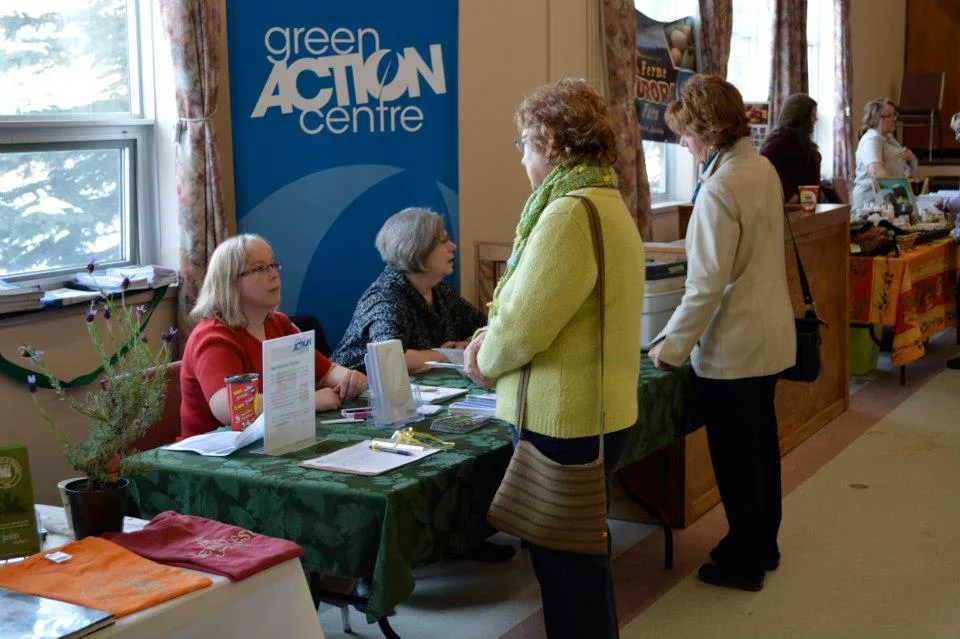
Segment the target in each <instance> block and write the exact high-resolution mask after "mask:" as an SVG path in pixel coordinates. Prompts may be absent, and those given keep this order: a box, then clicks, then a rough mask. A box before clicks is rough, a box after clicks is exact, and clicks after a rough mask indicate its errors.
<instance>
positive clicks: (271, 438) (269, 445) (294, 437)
mask: <svg viewBox="0 0 960 639" xmlns="http://www.w3.org/2000/svg"><path fill="white" fill-rule="evenodd" d="M314 350H315V349H314V332H313V331H306V332H304V333H294V334H293V335H286V336H284V337H277V338H275V339H268V340H264V342H263V380H262V384H261V388H262V389H263V417H264V424H263V450H264V452H265V453H266V454H268V455H279V454H281V453H283V452H286V451H290V450H293V449H296V448H297V447H299V446H302V445H308V444H312V443H313V442H314V438H315V435H316V417H315V415H316V410H315V407H316V403H315V399H314V387H315V384H316V383H315V364H316V360H315V359H314V358H315V355H314Z"/></svg>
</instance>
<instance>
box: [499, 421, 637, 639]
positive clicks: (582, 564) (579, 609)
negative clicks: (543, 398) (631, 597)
mask: <svg viewBox="0 0 960 639" xmlns="http://www.w3.org/2000/svg"><path fill="white" fill-rule="evenodd" d="M523 439H524V440H526V441H528V442H530V443H531V444H533V445H534V446H535V447H536V448H537V450H539V451H540V452H541V453H543V454H544V455H546V456H547V457H549V458H550V459H552V460H553V461H555V462H558V463H561V464H585V463H587V462H591V461H593V460H594V459H596V458H597V452H598V443H599V438H598V437H577V438H574V439H557V438H554V437H547V436H546V435H540V434H539V433H531V432H530V431H527V430H525V431H523ZM629 439H630V429H624V430H620V431H617V432H615V433H609V434H607V435H605V436H604V440H603V442H604V443H603V461H604V466H605V467H606V470H607V497H608V499H607V503H608V505H609V495H610V474H611V473H612V472H613V469H614V467H615V466H616V465H617V461H618V460H619V459H620V455H621V454H622V453H623V449H624V448H625V447H626V445H627V442H628V440H629ZM514 442H516V433H514ZM608 540H609V537H608ZM529 548H530V561H531V562H532V563H533V571H534V573H535V574H536V576H537V581H538V582H540V598H541V600H542V601H543V618H544V624H545V625H546V628H547V637H549V638H550V639H566V638H570V639H583V638H585V637H589V638H590V639H616V637H618V636H619V627H618V623H617V602H616V598H615V597H614V593H613V575H612V574H611V572H610V550H609V547H608V549H607V554H606V555H582V554H579V553H573V552H564V551H561V550H551V549H549V548H543V547H542V546H537V545H536V544H530V546H529Z"/></svg>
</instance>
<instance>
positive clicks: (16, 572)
mask: <svg viewBox="0 0 960 639" xmlns="http://www.w3.org/2000/svg"><path fill="white" fill-rule="evenodd" d="M58 550H61V551H63V552H65V553H67V554H69V555H72V556H73V558H72V559H69V560H67V561H65V562H63V563H60V564H58V563H55V562H53V561H50V560H49V559H47V558H46V555H49V554H50V553H53V552H56V551H58ZM211 583H213V582H212V581H210V579H209V578H208V577H203V576H200V575H194V574H192V573H189V572H186V571H183V570H180V569H177V568H170V567H167V566H161V565H160V564H158V563H155V562H153V561H150V560H149V559H144V558H142V557H138V556H137V555H135V554H133V553H132V552H130V551H129V550H126V549H125V548H122V547H120V546H118V545H117V544H115V543H113V542H112V541H107V540H106V539H101V538H100V537H87V538H86V539H82V540H80V541H74V542H71V543H69V544H65V545H63V546H60V547H59V548H52V549H50V550H44V551H42V552H39V553H37V554H35V555H31V556H30V557H27V558H26V559H24V560H23V561H21V562H19V563H15V564H10V565H9V566H5V567H3V568H0V587H3V588H8V589H10V590H16V591H17V592H23V593H26V594H30V595H39V596H41V597H49V598H50V599H59V600H60V601H67V602H70V603H74V604H77V605H80V606H87V607H88V608H96V609H98V610H103V611H106V612H109V613H112V614H113V615H114V616H116V617H125V616H126V615H129V614H133V613H135V612H137V611H140V610H143V609H144V608H149V607H151V606H156V605H157V604H159V603H163V602H164V601H167V600H168V599H173V598H175V597H179V596H180V595H183V594H186V593H188V592H193V591H194V590H199V589H201V588H206V587H207V586H209V585H210V584H211Z"/></svg>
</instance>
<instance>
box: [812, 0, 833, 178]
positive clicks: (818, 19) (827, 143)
mask: <svg viewBox="0 0 960 639" xmlns="http://www.w3.org/2000/svg"><path fill="white" fill-rule="evenodd" d="M835 28H836V25H835V19H834V14H833V0H808V2H807V80H808V82H809V90H810V91H809V93H810V97H811V98H813V99H814V100H816V101H817V125H816V126H815V127H814V130H813V139H814V141H815V142H816V143H817V146H819V147H820V156H821V161H820V175H821V176H823V177H827V178H832V177H833V146H834V142H833V122H834V120H835V119H836V107H835V106H834V104H835V100H836V98H835V92H836V85H837V82H836V80H837V78H836V74H835V72H834V52H835V46H834V30H835Z"/></svg>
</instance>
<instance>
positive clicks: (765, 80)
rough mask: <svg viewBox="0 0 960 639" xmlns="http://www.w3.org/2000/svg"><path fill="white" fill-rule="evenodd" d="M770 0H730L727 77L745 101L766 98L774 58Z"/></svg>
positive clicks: (763, 99)
mask: <svg viewBox="0 0 960 639" xmlns="http://www.w3.org/2000/svg"><path fill="white" fill-rule="evenodd" d="M773 7H774V4H773V0H754V1H753V2H734V3H733V34H732V35H731V37H730V58H729V60H728V61H727V80H728V81H729V82H730V83H731V84H732V85H733V86H735V87H737V89H739V90H740V94H741V95H743V101H744V102H767V100H768V99H769V98H770V68H771V63H772V60H773Z"/></svg>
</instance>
